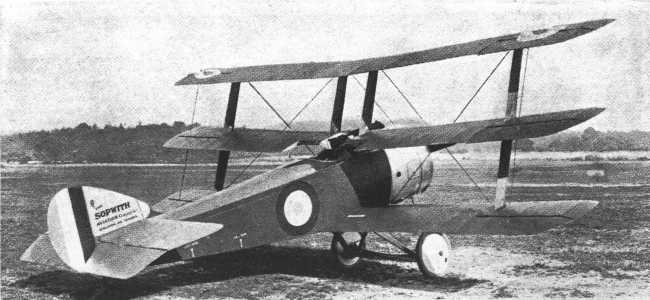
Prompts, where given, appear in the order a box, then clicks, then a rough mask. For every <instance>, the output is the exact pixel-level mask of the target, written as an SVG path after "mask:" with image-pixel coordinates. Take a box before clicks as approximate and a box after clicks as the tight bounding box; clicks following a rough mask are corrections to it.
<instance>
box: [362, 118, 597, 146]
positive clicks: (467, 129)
mask: <svg viewBox="0 0 650 300" xmlns="http://www.w3.org/2000/svg"><path fill="white" fill-rule="evenodd" d="M603 110H604V108H586V109H577V110H567V111H560V112H553V113H545V114H536V115H528V116H523V117H519V118H514V119H505V118H502V119H493V120H485V121H473V122H463V123H454V124H445V125H435V126H425V127H410V128H396V129H381V130H371V131H368V132H366V133H365V134H363V135H361V136H360V138H361V139H362V143H361V146H359V148H360V149H387V148H400V147H413V146H423V145H448V144H458V143H481V142H489V141H499V140H515V139H522V138H535V137H540V136H545V135H549V134H553V133H556V132H559V131H562V130H565V129H567V128H569V127H572V126H575V125H577V124H580V123H582V122H584V121H586V120H588V119H591V118H593V117H594V116H596V115H597V114H599V113H601V112H602V111H603Z"/></svg>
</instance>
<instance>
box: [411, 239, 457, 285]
mask: <svg viewBox="0 0 650 300" xmlns="http://www.w3.org/2000/svg"><path fill="white" fill-rule="evenodd" d="M415 254H416V261H417V263H418V267H419V268H420V271H421V272H422V273H423V274H424V275H425V276H427V277H432V278H439V277H442V276H443V275H445V273H446V271H447V266H448V264H449V255H450V254H451V244H450V243H449V238H448V237H447V236H446V235H444V234H439V233H422V234H421V235H420V238H419V239H418V243H417V246H415Z"/></svg>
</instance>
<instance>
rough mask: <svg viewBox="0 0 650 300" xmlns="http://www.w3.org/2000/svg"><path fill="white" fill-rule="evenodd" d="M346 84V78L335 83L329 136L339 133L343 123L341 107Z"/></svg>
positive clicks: (340, 78)
mask: <svg viewBox="0 0 650 300" xmlns="http://www.w3.org/2000/svg"><path fill="white" fill-rule="evenodd" d="M347 83H348V77H347V76H341V77H339V79H338V81H337V82H336V95H335V96H334V108H333V109H332V122H331V123H330V133H331V134H334V133H337V132H340V131H341V122H342V121H343V105H344V104H345V89H346V86H347Z"/></svg>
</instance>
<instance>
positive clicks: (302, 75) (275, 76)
mask: <svg viewBox="0 0 650 300" xmlns="http://www.w3.org/2000/svg"><path fill="white" fill-rule="evenodd" d="M612 21H614V20H613V19H601V20H593V21H587V22H581V23H574V24H566V25H558V26H553V27H551V28H548V29H540V30H535V31H532V32H530V31H527V32H520V33H515V34H509V35H503V36H499V37H493V38H488V39H482V40H477V41H473V42H468V43H462V44H455V45H449V46H444V47H439V48H433V49H427V50H422V51H415V52H409V53H403V54H398V55H391V56H384V57H375V58H367V59H360V60H349V61H333V62H308V63H294V64H277V65H261V66H249V67H236V68H213V69H207V70H203V71H201V72H199V73H192V74H188V75H187V76H186V77H185V78H183V79H181V80H180V81H178V82H177V83H176V85H187V84H213V83H223V82H249V81H270V80H292V79H313V78H331V77H340V76H348V75H353V74H358V73H365V72H369V71H376V70H385V69H391V68H398V67H404V66H409V65H414V64H421V63H426V62H433V61H438V60H443V59H448V58H454V57H459V56H466V55H482V54H488V53H495V52H501V51H508V50H513V49H521V48H533V47H539V46H544V45H550V44H555V43H560V42H564V41H566V40H569V39H572V38H575V37H577V36H580V35H583V34H586V33H588V32H591V31H594V30H596V29H598V28H600V27H602V26H605V25H607V24H609V23H611V22H612Z"/></svg>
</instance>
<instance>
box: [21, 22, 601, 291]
mask: <svg viewBox="0 0 650 300" xmlns="http://www.w3.org/2000/svg"><path fill="white" fill-rule="evenodd" d="M612 21H613V20H611V19H602V20H593V21H588V22H582V23H575V24H567V25H560V26H554V27H552V28H549V29H542V30H535V31H528V32H521V33H516V34H510V35H503V36H499V37H494V38H488V39H483V40H477V41H472V42H468V43H462V44H456V45H450V46H445V47H439V48H433V49H428V50H422V51H416V52H411V53H405V54H398V55H392V56H386V57H376V58H368V59H361V60H352V61H336V62H320V63H315V62H308V63H295V64H277V65H261V66H249V67H235V68H214V69H206V70H202V71H200V72H198V73H192V74H189V75H187V76H186V77H185V78H183V79H181V80H180V81H178V82H177V83H176V85H204V84H217V83H230V94H229V97H228V104H227V109H226V112H225V121H224V126H223V127H222V128H215V127H196V128H193V129H191V130H189V131H187V132H183V133H181V134H179V135H177V136H175V137H173V138H172V139H171V140H169V141H168V142H167V143H166V144H165V146H166V147H171V148H179V149H201V150H214V151H218V153H219V156H218V165H217V170H216V180H215V185H214V188H215V189H214V190H213V189H197V188H188V189H185V190H183V189H181V190H180V191H178V192H176V193H174V194H172V195H170V196H168V197H167V198H165V199H163V200H162V201H160V202H158V203H156V204H155V205H152V206H151V207H150V206H149V205H147V203H145V202H143V201H140V200H138V199H135V198H132V197H130V196H126V195H123V194H120V193H117V192H113V191H108V190H104V189H100V188H95V187H89V186H72V187H68V188H66V189H63V190H61V191H59V192H58V193H56V194H55V195H54V196H53V198H52V200H51V202H50V204H49V207H48V211H47V227H48V232H47V233H45V234H42V235H40V236H39V237H38V239H37V240H36V241H35V242H34V243H33V244H32V245H31V246H30V247H29V248H28V249H27V250H26V251H25V252H24V254H23V255H22V257H21V259H22V260H24V261H30V262H36V263H43V264H48V265H56V266H64V267H67V268H68V269H72V270H74V271H76V272H81V273H89V274H95V275H100V276H105V277H113V278H121V279H126V278H129V277H132V276H134V275H136V274H138V273H139V272H141V271H143V270H144V269H145V268H146V267H147V266H149V265H153V264H159V263H165V262H170V261H175V260H191V259H193V258H197V257H203V256H208V255H214V254H218V253H224V252H229V251H235V250H240V249H246V248H251V247H256V246H260V245H265V244H269V243H273V242H278V241H283V240H288V239H292V238H296V237H300V236H303V235H307V234H312V233H318V232H331V233H333V238H332V244H331V249H332V251H333V253H334V257H335V258H336V259H335V260H333V261H335V262H337V263H338V264H340V266H342V267H344V268H350V267H352V266H354V265H355V264H356V263H357V262H358V261H359V259H360V258H364V257H365V258H372V257H375V256H381V255H382V254H383V255H384V257H385V256H386V255H388V254H387V253H377V252H373V251H370V250H368V247H366V236H367V234H368V233H373V234H377V235H379V236H380V237H382V238H384V239H385V240H387V241H388V242H390V243H392V244H393V245H395V246H396V247H398V248H399V249H401V250H402V251H403V252H404V254H403V255H401V256H402V257H405V258H407V259H410V260H411V261H416V262H417V264H418V267H419V268H420V270H421V271H422V272H423V273H424V274H425V275H427V276H443V275H444V274H445V270H446V268H447V264H448V258H449V255H450V251H451V246H450V243H449V239H448V238H447V236H446V235H445V234H500V235H520V234H535V233H539V232H542V231H544V230H547V229H549V228H551V227H554V226H558V225H562V224H566V223H569V222H571V221H573V220H575V219H576V218H579V217H581V216H583V215H584V214H586V213H587V212H589V211H590V210H591V209H593V208H594V207H595V206H596V205H597V204H598V202H596V201H541V202H539V201H536V202H521V201H516V202H514V201H506V199H505V198H506V189H507V188H508V186H509V180H510V177H509V168H510V167H509V166H510V157H511V152H512V148H513V141H514V140H517V139H522V138H534V137H540V136H545V135H549V134H552V133H556V132H559V131H562V130H564V129H567V128H569V127H572V126H574V125H576V124H579V123H581V122H584V121H586V120H588V119H590V118H592V117H594V116H596V115H597V114H599V113H600V112H602V111H603V108H585V109H576V110H568V111H559V112H553V113H544V114H535V115H526V116H521V115H517V113H516V111H517V105H518V97H519V90H520V74H521V69H522V53H523V50H525V49H528V48H532V47H540V46H546V45H551V44H556V43H560V42H564V41H566V40H569V39H573V38H575V37H578V36H580V35H583V34H586V33H589V32H591V31H594V30H596V29H598V28H600V27H602V26H605V25H606V24H608V23H610V22H612ZM496 52H506V55H508V53H512V63H511V68H510V76H509V86H508V91H507V97H505V98H506V101H507V105H506V112H505V116H504V117H503V118H497V119H491V120H481V121H471V122H459V123H456V122H454V123H451V124H445V125H432V126H418V127H405V128H384V125H383V124H381V123H380V122H377V121H373V107H374V106H375V104H376V103H375V91H376V87H377V82H378V73H379V72H382V73H384V72H385V70H387V69H392V68H398V67H404V66H409V65H413V64H421V63H428V62H434V61H439V60H444V59H449V58H454V57H459V56H466V55H483V54H488V53H496ZM504 58H505V56H504ZM361 73H367V84H366V88H365V96H364V99H363V110H362V119H363V122H364V124H365V125H364V126H363V128H359V129H355V130H347V131H342V130H341V121H342V112H343V105H344V102H345V94H346V83H347V79H348V77H349V76H352V75H355V74H361ZM384 74H385V73H384ZM386 76H388V75H386ZM315 78H331V79H334V78H336V79H337V85H336V92H335V97H334V101H333V111H332V115H331V127H330V128H329V130H323V131H292V130H286V129H285V130H269V129H245V128H236V127H235V115H236V111H237V102H238V98H239V97H238V96H239V91H240V86H241V83H247V84H249V85H250V87H252V88H253V89H255V86H254V85H253V84H252V82H256V81H274V80H294V79H315ZM391 82H392V81H391ZM255 91H256V92H258V93H259V91H258V90H257V89H255ZM260 96H261V94H260ZM267 104H268V102H267ZM269 106H270V105H269ZM270 107H271V108H273V107H272V106H270ZM285 124H286V125H287V128H288V127H290V126H289V124H288V123H287V122H285ZM489 141H500V142H501V151H500V158H499V168H498V173H497V174H496V177H497V178H496V182H497V184H496V196H495V200H494V203H483V204H472V205H468V204H463V205H459V204H458V203H445V204H435V205H434V204H416V203H411V204H408V203H407V201H404V200H405V199H407V198H409V197H412V196H413V195H415V194H418V193H422V192H423V191H425V190H427V188H428V187H429V185H430V183H431V180H432V175H433V172H434V168H433V161H432V158H431V156H430V154H431V153H432V152H434V151H439V150H442V149H445V148H447V147H449V146H451V145H454V144H459V143H482V142H489ZM299 145H308V146H309V145H320V149H321V151H320V152H319V153H315V155H314V156H312V157H310V158H307V159H302V160H299V161H296V162H291V163H288V164H285V165H282V166H280V167H277V168H275V169H272V170H270V171H268V172H266V173H263V174H260V175H257V176H254V177H252V178H250V179H247V180H244V181H242V182H239V183H237V184H234V185H232V186H230V187H228V188H225V189H224V180H225V175H226V170H227V166H228V161H229V156H230V152H231V151H246V152H267V153H268V152H282V151H284V150H286V149H291V148H292V147H296V146H299ZM408 202H410V201H408ZM392 232H406V233H415V234H419V239H418V242H417V245H416V247H415V249H411V248H409V247H407V246H406V245H403V244H401V243H400V242H399V241H398V240H396V239H395V238H393V236H392V235H390V233H392ZM373 255H374V256H373Z"/></svg>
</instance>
